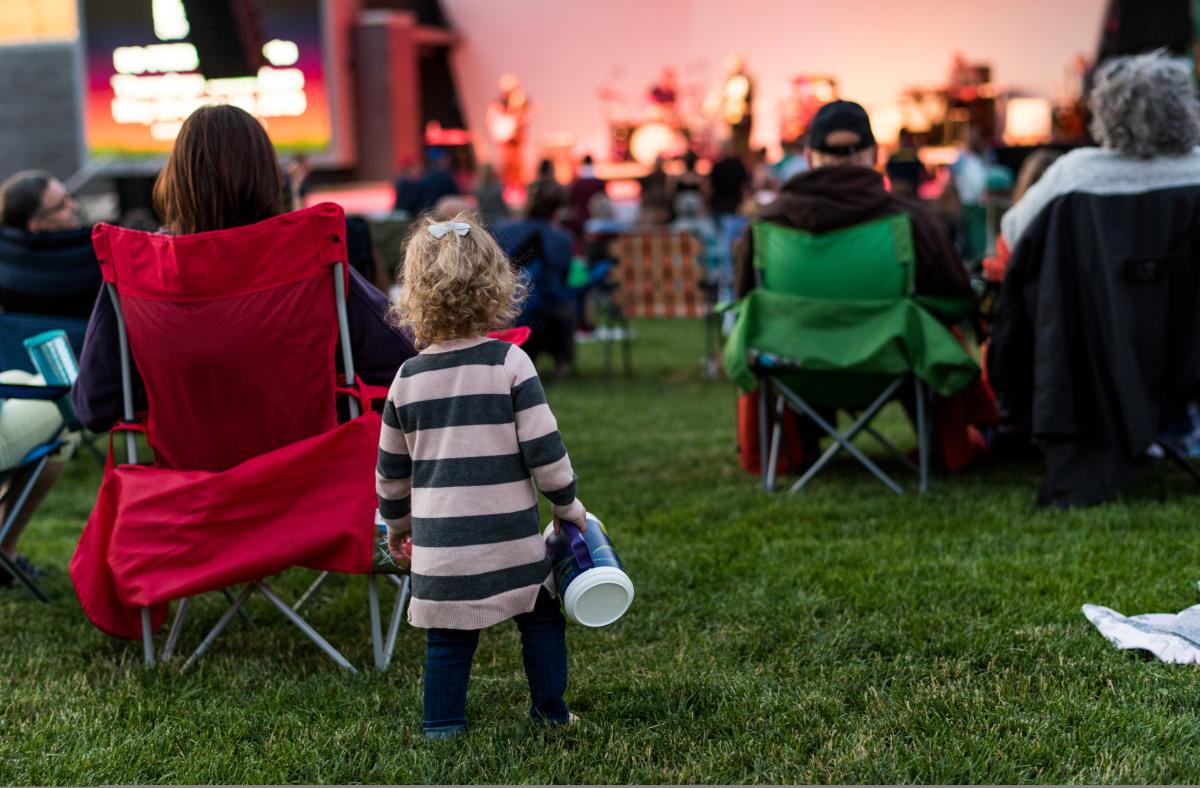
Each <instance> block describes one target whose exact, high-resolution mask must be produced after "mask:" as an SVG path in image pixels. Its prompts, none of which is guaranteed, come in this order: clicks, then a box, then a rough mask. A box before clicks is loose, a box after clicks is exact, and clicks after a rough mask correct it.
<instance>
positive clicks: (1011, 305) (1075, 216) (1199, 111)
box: [988, 51, 1200, 506]
mask: <svg viewBox="0 0 1200 788" xmlns="http://www.w3.org/2000/svg"><path fill="white" fill-rule="evenodd" d="M1090 105H1091V109H1092V113H1093V121H1092V133H1093V135H1094V136H1095V138H1096V141H1097V142H1098V143H1099V145H1098V146H1097V147H1088V148H1079V149H1076V150H1073V151H1071V152H1070V153H1067V154H1066V155H1064V156H1062V157H1061V158H1059V159H1058V160H1057V161H1056V162H1054V163H1053V164H1052V165H1051V166H1050V167H1049V168H1048V169H1047V170H1046V172H1045V174H1044V175H1043V177H1042V178H1041V180H1039V181H1038V182H1037V183H1035V184H1034V185H1033V186H1032V187H1030V189H1029V190H1028V191H1027V192H1026V193H1025V195H1024V197H1022V198H1021V199H1020V201H1018V202H1017V204H1016V205H1014V206H1013V208H1012V209H1011V210H1009V212H1008V213H1007V214H1006V215H1005V216H1004V219H1003V221H1002V223H1001V227H1002V238H1001V241H1002V243H1001V244H998V247H1001V248H1007V249H1011V255H1010V257H1009V259H1008V265H1007V272H1006V274H1005V278H1004V288H1003V291H1002V292H1001V296H1000V309H999V313H998V315H997V318H996V320H995V321H994V323H993V333H992V346H991V349H990V351H989V353H988V374H989V380H990V382H991V383H992V386H993V388H994V390H995V391H996V394H997V396H998V398H999V401H1000V404H1001V409H1002V411H1004V412H1006V413H1007V414H1008V417H1009V421H1010V423H1011V424H1014V425H1018V426H1021V427H1024V428H1025V429H1026V430H1028V432H1029V434H1030V435H1031V436H1032V437H1033V438H1034V439H1035V440H1037V441H1038V442H1039V444H1040V446H1041V448H1042V451H1043V454H1044V455H1045V459H1046V477H1045V480H1044V482H1043V485H1042V491H1041V494H1040V496H1039V499H1038V500H1039V503H1041V504H1050V505H1056V506H1072V505H1086V504H1092V503H1097V502H1099V501H1103V500H1106V499H1108V498H1111V497H1113V496H1115V495H1117V494H1118V493H1119V492H1121V490H1123V489H1124V488H1125V487H1126V486H1127V485H1128V484H1129V483H1130V482H1131V481H1132V480H1133V477H1134V475H1135V474H1136V472H1137V469H1138V468H1139V467H1141V466H1142V465H1144V457H1145V456H1146V454H1147V452H1149V451H1150V450H1151V448H1152V447H1155V446H1159V447H1162V448H1163V450H1164V451H1167V450H1169V447H1170V443H1169V442H1168V441H1165V440H1163V439H1162V437H1161V436H1162V434H1163V432H1164V430H1165V429H1166V428H1168V427H1169V426H1172V425H1173V424H1175V423H1176V422H1177V421H1178V420H1179V419H1180V417H1181V416H1183V415H1184V414H1185V406H1186V404H1187V403H1186V400H1187V397H1188V396H1189V395H1191V394H1192V393H1193V392H1194V391H1195V386H1196V383H1197V381H1200V353H1198V352H1196V349H1197V348H1200V296H1198V293H1200V148H1198V147H1197V145H1200V99H1198V98H1197V91H1196V85H1195V82H1194V77H1193V75H1192V73H1191V69H1190V67H1189V66H1187V65H1186V64H1184V63H1183V62H1182V61H1179V60H1173V59H1171V58H1170V57H1168V56H1167V54H1166V53H1165V52H1163V51H1158V52H1151V53H1149V54H1144V55H1136V56H1132V57H1121V58H1114V59H1112V60H1110V61H1108V62H1107V63H1105V64H1103V65H1102V66H1101V67H1100V69H1099V71H1098V72H1097V75H1096V81H1095V85H1094V87H1093V89H1092V93H1091V96H1090ZM1180 461H1181V462H1186V459H1183V458H1180Z"/></svg>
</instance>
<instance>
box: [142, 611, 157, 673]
mask: <svg viewBox="0 0 1200 788" xmlns="http://www.w3.org/2000/svg"><path fill="white" fill-rule="evenodd" d="M141 612H142V654H143V656H144V657H145V658H146V667H148V668H152V667H154V632H153V631H151V627H150V608H148V607H144V608H142V611H141Z"/></svg>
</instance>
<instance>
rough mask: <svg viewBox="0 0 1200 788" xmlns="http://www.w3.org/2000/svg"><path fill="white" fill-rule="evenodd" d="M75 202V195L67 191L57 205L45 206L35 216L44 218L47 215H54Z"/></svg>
mask: <svg viewBox="0 0 1200 788" xmlns="http://www.w3.org/2000/svg"><path fill="white" fill-rule="evenodd" d="M73 202H75V197H74V195H72V194H71V193H70V192H67V193H66V194H65V195H63V198H62V199H61V200H59V201H58V203H57V204H56V205H48V206H46V207H45V208H41V209H39V210H38V211H37V212H36V213H34V216H35V217H37V218H38V219H44V218H45V217H47V216H53V215H54V214H56V213H58V212H59V211H61V210H63V209H64V208H66V207H67V206H68V205H70V204H71V203H73Z"/></svg>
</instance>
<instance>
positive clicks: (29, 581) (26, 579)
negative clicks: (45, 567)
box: [0, 552, 50, 604]
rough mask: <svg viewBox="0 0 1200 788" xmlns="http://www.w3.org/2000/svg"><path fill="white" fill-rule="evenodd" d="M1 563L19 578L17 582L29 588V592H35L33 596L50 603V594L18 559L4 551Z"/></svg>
mask: <svg viewBox="0 0 1200 788" xmlns="http://www.w3.org/2000/svg"><path fill="white" fill-rule="evenodd" d="M0 565H3V567H4V568H5V569H6V570H8V573H9V574H10V575H12V576H13V577H15V578H17V582H19V583H20V584H21V585H23V586H25V587H26V588H27V589H29V593H31V594H33V596H34V597H35V598H36V599H37V600H38V601H39V602H43V603H45V604H50V597H49V595H47V594H46V592H45V591H43V590H42V587H41V586H40V585H38V582H37V580H34V579H33V577H31V576H30V575H28V574H27V573H26V572H25V570H24V569H22V568H21V567H20V566H19V565H18V564H17V562H16V561H14V560H12V559H11V558H9V557H8V556H7V555H5V554H4V553H3V552H0Z"/></svg>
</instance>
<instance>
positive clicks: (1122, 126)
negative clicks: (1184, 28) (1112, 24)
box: [1088, 50, 1200, 159]
mask: <svg viewBox="0 0 1200 788" xmlns="http://www.w3.org/2000/svg"><path fill="white" fill-rule="evenodd" d="M1088 106H1089V108H1090V109H1091V111H1092V124H1091V131H1092V136H1093V137H1095V138H1096V141H1097V142H1099V143H1100V144H1101V145H1102V146H1103V147H1105V148H1111V149H1112V150H1116V151H1120V152H1121V153H1123V154H1125V155H1126V156H1133V157H1135V158H1139V159H1152V158H1154V157H1155V156H1181V155H1183V154H1185V153H1188V152H1190V151H1191V150H1192V148H1194V147H1196V146H1197V145H1200V102H1197V100H1196V79H1195V75H1194V74H1193V73H1192V69H1191V68H1190V67H1189V66H1188V64H1187V63H1186V62H1184V61H1182V60H1173V59H1171V58H1169V57H1167V56H1166V55H1165V53H1164V52H1163V51H1162V50H1159V51H1157V52H1151V53H1149V54H1146V55H1137V56H1134V57H1122V58H1116V59H1114V60H1111V61H1109V62H1108V63H1106V64H1105V65H1104V66H1103V67H1102V68H1101V69H1100V71H1099V73H1098V74H1097V76H1096V83H1095V86H1094V87H1093V88H1092V93H1091V96H1090V97H1089V99H1088Z"/></svg>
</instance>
